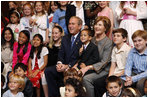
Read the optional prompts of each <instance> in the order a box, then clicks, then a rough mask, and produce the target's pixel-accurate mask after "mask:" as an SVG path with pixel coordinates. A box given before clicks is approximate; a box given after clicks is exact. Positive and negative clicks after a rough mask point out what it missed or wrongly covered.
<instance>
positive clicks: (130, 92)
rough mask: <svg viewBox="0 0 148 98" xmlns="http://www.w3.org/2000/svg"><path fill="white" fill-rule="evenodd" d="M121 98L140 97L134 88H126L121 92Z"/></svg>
mask: <svg viewBox="0 0 148 98" xmlns="http://www.w3.org/2000/svg"><path fill="white" fill-rule="evenodd" d="M121 97H141V94H140V92H139V91H138V90H137V89H136V88H132V87H128V88H125V89H124V90H123V92H122V95H121Z"/></svg>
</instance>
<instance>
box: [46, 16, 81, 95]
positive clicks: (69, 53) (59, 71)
mask: <svg viewBox="0 0 148 98" xmlns="http://www.w3.org/2000/svg"><path fill="white" fill-rule="evenodd" d="M81 27H82V20H81V19H80V18H79V17H76V16H73V17H71V18H70V20H69V24H68V29H69V33H70V34H68V35H66V36H64V37H63V39H62V42H61V49H60V50H59V54H58V62H57V65H56V66H51V67H49V68H47V69H45V77H46V80H47V84H48V96H52V97H59V96H60V93H59V87H60V86H61V84H63V72H64V71H65V70H66V69H67V68H69V67H73V65H74V64H75V63H76V61H77V60H78V58H79V51H78V50H79V48H80V47H81V45H82V43H81V41H80V33H79V32H80V30H81ZM49 62H52V61H49Z"/></svg>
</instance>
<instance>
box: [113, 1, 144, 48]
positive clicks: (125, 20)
mask: <svg viewBox="0 0 148 98" xmlns="http://www.w3.org/2000/svg"><path fill="white" fill-rule="evenodd" d="M146 9H147V6H146V4H145V1H121V2H120V5H119V6H117V8H116V10H115V11H116V14H117V17H118V19H120V20H121V22H120V25H119V28H124V29H126V30H127V32H128V43H129V45H131V46H132V47H134V44H133V41H132V35H133V33H134V32H135V31H137V30H144V28H143V25H142V22H141V21H140V20H139V19H142V18H146V17H147V10H146Z"/></svg>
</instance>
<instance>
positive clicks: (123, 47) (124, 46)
mask: <svg viewBox="0 0 148 98" xmlns="http://www.w3.org/2000/svg"><path fill="white" fill-rule="evenodd" d="M127 47H128V45H127V44H126V43H124V44H123V45H122V47H121V48H120V49H119V50H118V49H117V47H115V52H116V53H119V52H123V51H125V50H126V49H127Z"/></svg>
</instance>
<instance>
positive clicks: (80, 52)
mask: <svg viewBox="0 0 148 98" xmlns="http://www.w3.org/2000/svg"><path fill="white" fill-rule="evenodd" d="M82 52H83V45H82V47H81V48H80V49H79V54H80V55H81V54H82Z"/></svg>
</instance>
